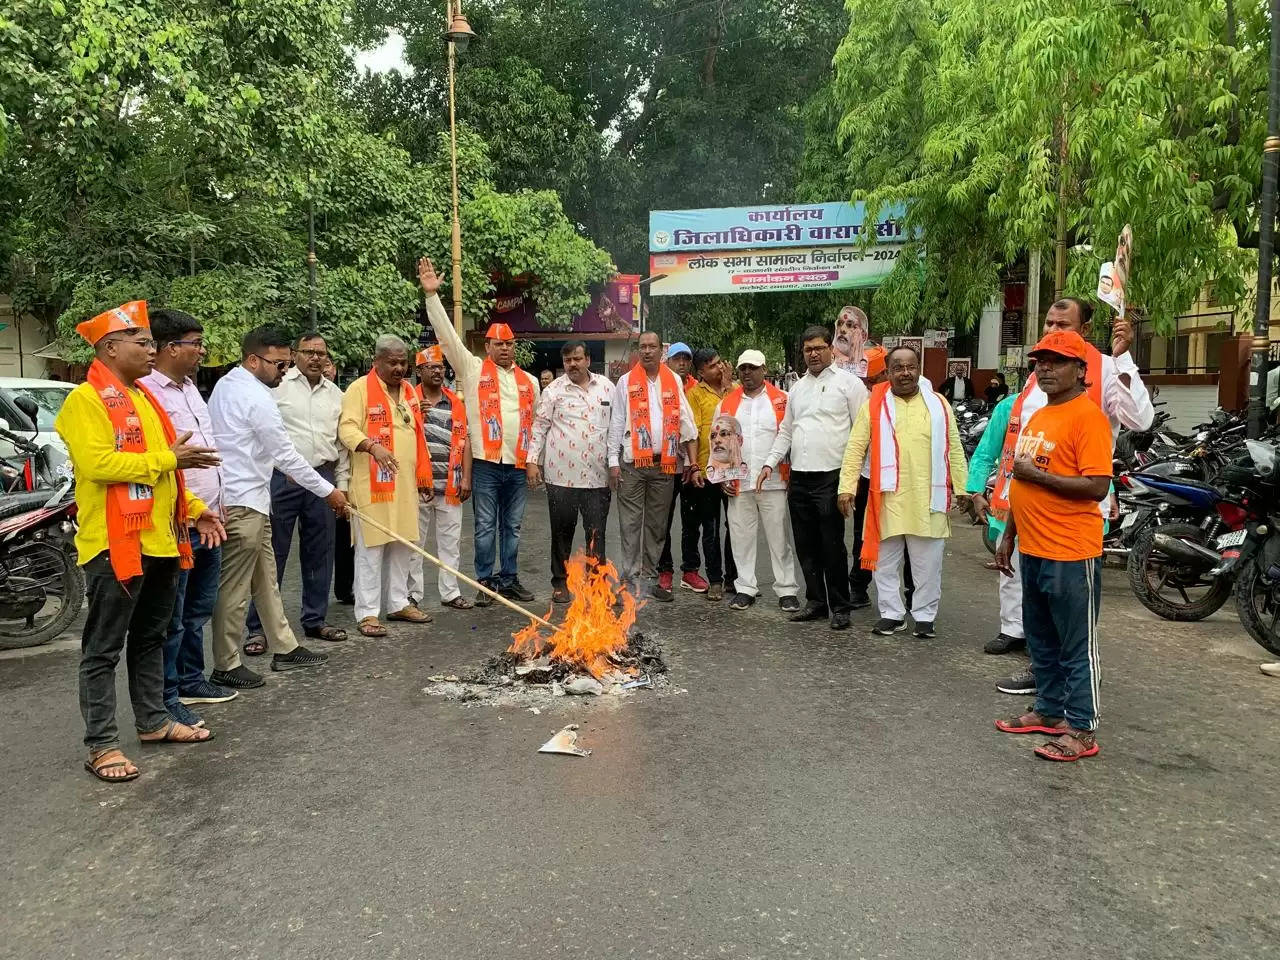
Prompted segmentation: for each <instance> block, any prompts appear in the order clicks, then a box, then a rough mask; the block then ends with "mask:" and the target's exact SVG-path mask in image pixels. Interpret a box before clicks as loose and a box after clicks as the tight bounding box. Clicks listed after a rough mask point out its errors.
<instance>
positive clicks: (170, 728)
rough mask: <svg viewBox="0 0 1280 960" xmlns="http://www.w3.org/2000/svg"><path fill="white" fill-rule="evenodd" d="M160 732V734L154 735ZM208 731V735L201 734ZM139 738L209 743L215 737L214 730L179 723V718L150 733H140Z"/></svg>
mask: <svg viewBox="0 0 1280 960" xmlns="http://www.w3.org/2000/svg"><path fill="white" fill-rule="evenodd" d="M157 733H159V734H160V736H158V737H157V736H153V734H157ZM202 733H207V734H208V736H207V737H202V736H200V734H202ZM138 739H139V740H140V741H141V742H142V743H146V744H155V743H207V742H208V741H210V740H212V739H213V731H212V730H208V729H206V728H204V727H189V726H187V725H186V724H185V723H179V722H178V721H177V720H170V721H169V722H168V723H166V724H165V725H164V726H163V727H161V728H160V729H159V730H152V731H150V732H149V733H139V734H138Z"/></svg>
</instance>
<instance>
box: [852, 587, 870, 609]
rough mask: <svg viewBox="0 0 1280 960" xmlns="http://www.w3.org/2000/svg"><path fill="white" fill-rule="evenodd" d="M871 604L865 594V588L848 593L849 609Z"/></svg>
mask: <svg viewBox="0 0 1280 960" xmlns="http://www.w3.org/2000/svg"><path fill="white" fill-rule="evenodd" d="M869 606H871V598H870V597H869V596H867V593H866V591H865V590H855V591H853V592H852V593H851V594H849V609H850V610H861V609H862V608H863V607H869Z"/></svg>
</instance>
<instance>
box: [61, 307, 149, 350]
mask: <svg viewBox="0 0 1280 960" xmlns="http://www.w3.org/2000/svg"><path fill="white" fill-rule="evenodd" d="M140 327H141V328H142V329H144V330H150V329H151V321H150V320H148V319H147V301H145V300H130V301H129V302H128V303H122V304H121V305H120V306H118V307H112V308H111V309H110V310H108V311H107V312H106V313H100V314H98V315H97V316H96V317H94V318H93V319H92V320H86V321H84V323H79V324H76V333H78V334H80V336H82V337H84V338H85V339H86V340H88V341H89V345H90V346H94V345H96V344H97V342H98V341H99V340H101V339H102V338H103V337H105V336H106V335H107V334H109V333H119V332H120V331H121V330H136V329H138V328H140Z"/></svg>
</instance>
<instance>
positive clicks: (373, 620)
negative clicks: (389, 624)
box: [360, 617, 387, 637]
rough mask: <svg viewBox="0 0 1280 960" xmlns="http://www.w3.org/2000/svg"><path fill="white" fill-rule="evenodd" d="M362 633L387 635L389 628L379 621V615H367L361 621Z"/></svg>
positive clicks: (367, 635) (373, 635)
mask: <svg viewBox="0 0 1280 960" xmlns="http://www.w3.org/2000/svg"><path fill="white" fill-rule="evenodd" d="M360 634H361V636H365V637H385V636H386V635H387V628H386V627H384V626H383V625H382V624H380V623H379V622H378V618H377V617H365V618H364V619H363V620H361V621H360Z"/></svg>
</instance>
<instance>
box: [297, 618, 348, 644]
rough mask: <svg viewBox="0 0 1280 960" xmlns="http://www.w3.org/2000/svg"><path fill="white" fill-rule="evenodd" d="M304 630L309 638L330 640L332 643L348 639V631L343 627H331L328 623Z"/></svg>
mask: <svg viewBox="0 0 1280 960" xmlns="http://www.w3.org/2000/svg"><path fill="white" fill-rule="evenodd" d="M302 632H303V633H304V634H306V637H307V639H308V640H329V641H330V642H332V643H338V642H340V641H342V640H345V639H347V631H345V630H343V629H342V628H341V627H331V626H329V624H327V623H326V624H324V625H322V626H319V627H307V629H305V630H303V631H302Z"/></svg>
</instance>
